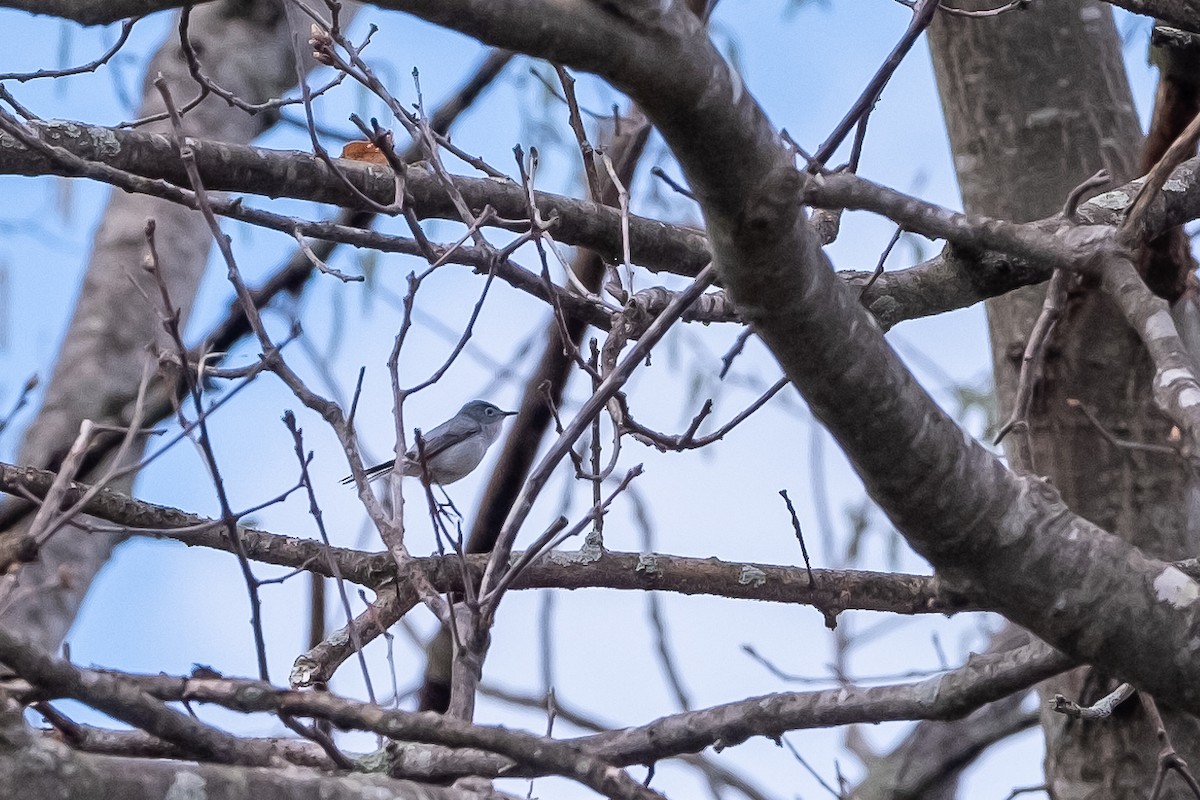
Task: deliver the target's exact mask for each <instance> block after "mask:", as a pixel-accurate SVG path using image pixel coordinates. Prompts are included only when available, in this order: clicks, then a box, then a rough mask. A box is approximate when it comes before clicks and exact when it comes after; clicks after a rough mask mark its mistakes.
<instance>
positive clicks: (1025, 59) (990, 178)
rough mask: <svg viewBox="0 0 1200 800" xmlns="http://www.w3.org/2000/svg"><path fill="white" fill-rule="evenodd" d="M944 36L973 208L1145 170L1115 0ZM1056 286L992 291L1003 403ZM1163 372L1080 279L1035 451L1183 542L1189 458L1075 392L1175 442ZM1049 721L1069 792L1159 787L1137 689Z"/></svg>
mask: <svg viewBox="0 0 1200 800" xmlns="http://www.w3.org/2000/svg"><path fill="white" fill-rule="evenodd" d="M986 5H987V4H986V3H975V4H974V6H977V7H981V8H982V7H985V6H986ZM967 7H972V6H971V5H968V6H967ZM930 46H931V49H932V51H933V58H934V65H935V70H936V73H937V80H938V86H939V90H940V93H941V97H942V103H943V107H944V111H945V115H946V124H947V128H948V130H949V133H950V141H951V146H952V148H953V151H954V159H955V166H956V169H957V173H958V180H959V185H960V187H961V190H962V196H963V203H964V208H965V209H966V210H967V211H968V212H974V213H980V214H987V215H991V216H997V217H1001V218H1004V219H1011V220H1013V221H1017V222H1023V221H1028V220H1032V219H1037V218H1039V217H1044V216H1047V215H1049V214H1052V213H1054V212H1055V210H1056V209H1057V208H1058V207H1060V206H1061V205H1062V202H1063V200H1064V198H1065V197H1066V196H1067V194H1068V193H1069V192H1070V190H1071V189H1072V187H1074V186H1076V185H1077V184H1079V183H1081V182H1082V181H1083V180H1085V179H1086V178H1087V177H1088V176H1090V175H1091V174H1092V173H1094V172H1095V171H1096V170H1098V169H1101V168H1104V169H1107V170H1108V171H1109V173H1110V174H1111V175H1112V176H1113V178H1114V180H1115V181H1117V182H1124V181H1126V180H1128V179H1130V178H1132V177H1134V176H1135V175H1136V174H1137V169H1138V148H1139V146H1140V135H1139V132H1138V127H1137V119H1136V116H1135V114H1134V108H1133V100H1132V97H1131V96H1130V91H1129V87H1128V84H1127V82H1126V78H1125V72H1124V67H1123V64H1122V62H1121V52H1120V41H1119V39H1118V36H1117V33H1116V30H1115V27H1114V25H1113V21H1112V15H1111V12H1110V9H1109V8H1108V7H1107V6H1105V5H1104V4H1103V3H1095V2H1079V0H1070V1H1069V2H1068V1H1067V0H1063V2H1056V3H1035V4H1032V6H1031V7H1030V8H1029V9H1027V10H1026V11H1025V12H1023V13H1019V14H1004V15H1001V16H1000V17H995V18H988V19H964V18H960V17H952V16H948V15H942V16H940V17H939V18H938V19H937V20H936V21H935V24H934V25H933V26H932V28H931V29H930ZM1043 293H1044V292H1043V288H1042V287H1029V288H1025V289H1020V290H1017V291H1015V292H1012V293H1010V294H1008V295H1006V296H1004V297H1001V298H996V299H994V300H991V301H989V302H988V304H987V312H988V327H989V331H990V333H991V342H992V360H993V369H994V372H995V380H996V391H997V394H998V396H999V401H1000V408H1001V416H1002V417H1006V416H1007V415H1008V414H1009V413H1010V412H1011V410H1012V406H1013V400H1014V395H1015V393H1016V388H1017V381H1018V374H1019V371H1020V366H1021V354H1022V352H1023V350H1024V347H1025V343H1026V340H1027V338H1028V336H1029V332H1030V330H1031V329H1032V327H1033V322H1034V320H1035V319H1036V318H1037V315H1038V313H1039V311H1040V306H1041V302H1042V296H1043ZM1152 374H1153V371H1152V368H1151V365H1150V363H1149V359H1148V357H1147V355H1146V352H1145V348H1144V347H1143V346H1142V344H1141V342H1140V341H1139V340H1138V337H1137V336H1136V335H1135V334H1134V332H1133V331H1132V330H1130V329H1129V328H1128V327H1127V326H1126V324H1125V323H1124V322H1123V321H1122V319H1121V315H1120V313H1119V312H1118V311H1117V310H1116V308H1115V306H1114V305H1113V304H1112V303H1111V302H1110V301H1109V300H1108V299H1107V298H1106V297H1105V296H1103V295H1102V294H1101V293H1100V292H1099V291H1098V290H1097V287H1095V286H1087V285H1085V286H1081V287H1078V288H1077V289H1075V290H1073V291H1072V293H1071V296H1070V298H1069V301H1068V305H1067V307H1066V310H1065V314H1064V315H1063V318H1062V321H1061V322H1060V324H1059V326H1058V329H1057V330H1056V331H1055V333H1054V336H1053V339H1052V341H1051V344H1050V347H1049V349H1048V353H1047V358H1046V362H1045V370H1044V375H1043V376H1042V380H1041V382H1040V384H1039V387H1038V391H1037V393H1036V395H1035V402H1034V406H1033V409H1032V413H1031V416H1030V423H1031V435H1030V445H1031V453H1032V458H1033V467H1034V469H1035V470H1036V472H1037V473H1038V474H1040V475H1045V476H1047V477H1049V478H1050V480H1052V481H1053V483H1054V484H1055V486H1057V487H1058V489H1059V491H1060V492H1062V495H1063V499H1064V500H1065V501H1066V503H1067V505H1068V506H1069V507H1070V508H1071V509H1072V510H1073V511H1075V512H1077V513H1079V514H1081V515H1082V516H1084V517H1086V518H1087V519H1089V520H1090V521H1092V522H1094V523H1096V524H1098V525H1100V526H1101V527H1104V528H1105V529H1107V530H1109V531H1111V532H1114V533H1117V534H1119V535H1121V536H1122V537H1124V538H1125V539H1126V540H1128V541H1130V542H1132V543H1133V544H1135V545H1137V546H1138V547H1140V548H1142V549H1143V550H1145V551H1146V552H1147V553H1149V554H1152V555H1155V556H1157V557H1160V558H1168V559H1170V558H1179V557H1182V556H1184V555H1186V554H1188V553H1193V552H1196V547H1197V544H1198V542H1200V537H1198V536H1197V530H1196V520H1195V510H1196V498H1197V495H1196V489H1195V486H1194V485H1193V484H1192V483H1191V482H1190V481H1189V479H1188V475H1187V473H1186V470H1185V469H1184V466H1183V464H1182V462H1181V461H1179V460H1177V459H1173V458H1170V457H1167V456H1162V455H1154V454H1147V453H1142V452H1130V451H1120V450H1117V449H1115V448H1113V447H1111V446H1109V445H1108V444H1107V443H1106V442H1105V441H1104V439H1103V437H1102V436H1101V434H1100V432H1099V431H1098V430H1097V429H1096V427H1095V426H1094V425H1093V424H1092V423H1091V422H1089V421H1088V419H1087V418H1086V417H1085V415H1084V414H1083V413H1081V412H1080V411H1079V410H1078V409H1077V408H1074V407H1072V406H1071V405H1070V404H1068V400H1078V401H1080V402H1082V403H1083V404H1084V405H1086V407H1087V408H1088V409H1090V410H1091V411H1092V412H1093V413H1094V414H1095V415H1096V417H1097V419H1098V420H1099V421H1100V423H1101V424H1102V425H1104V426H1105V427H1106V428H1107V429H1108V430H1109V431H1111V432H1112V433H1114V434H1116V435H1117V436H1119V437H1122V438H1125V439H1129V440H1133V441H1142V442H1155V443H1160V444H1161V443H1163V442H1164V441H1166V439H1167V435H1168V433H1169V430H1170V427H1171V426H1170V423H1169V422H1167V421H1166V420H1164V419H1163V417H1162V415H1161V414H1160V413H1159V412H1158V411H1157V409H1156V408H1155V407H1154V401H1153V396H1152V392H1151V386H1150V378H1151V376H1152ZM1020 436H1022V432H1021V431H1019V430H1018V431H1015V432H1014V433H1012V434H1010V437H1020ZM1014 442H1019V440H1018V439H1010V440H1009V445H1010V446H1011V445H1012V444H1013V443H1014ZM1112 685H1113V684H1112V681H1111V679H1109V678H1108V677H1106V676H1104V675H1103V674H1099V673H1097V672H1096V671H1095V670H1092V669H1080V670H1077V671H1075V672H1073V673H1071V676H1070V679H1069V680H1066V676H1063V678H1061V679H1056V680H1054V681H1052V682H1051V683H1050V685H1048V686H1047V687H1046V689H1045V691H1046V692H1049V693H1053V692H1056V691H1057V692H1062V693H1064V694H1067V695H1069V696H1072V697H1076V698H1079V699H1080V701H1081V702H1085V703H1087V702H1091V701H1093V700H1095V699H1098V697H1099V696H1101V694H1103V693H1104V692H1105V691H1107V690H1108V689H1111V688H1112ZM1167 724H1168V726H1169V727H1170V730H1171V733H1172V736H1173V738H1174V742H1175V744H1176V746H1177V747H1179V748H1180V750H1181V752H1182V754H1183V755H1184V756H1185V757H1186V758H1188V759H1190V760H1191V761H1193V762H1194V761H1196V758H1195V756H1196V754H1197V752H1198V751H1197V747H1198V746H1200V729H1198V728H1197V726H1196V724H1195V722H1194V720H1193V718H1191V717H1190V716H1188V715H1181V714H1171V713H1168V715H1167ZM1044 728H1045V732H1046V737H1047V748H1046V770H1047V780H1048V782H1049V784H1050V787H1051V793H1052V795H1053V796H1054V797H1056V798H1076V797H1089V796H1095V797H1099V796H1104V797H1112V798H1126V797H1128V798H1133V797H1142V796H1143V795H1144V792H1145V791H1146V786H1147V781H1148V780H1149V779H1150V777H1151V776H1152V775H1153V774H1154V768H1155V758H1156V754H1157V752H1158V747H1157V744H1156V743H1155V738H1154V733H1153V731H1152V730H1151V729H1150V728H1149V727H1148V725H1147V721H1146V719H1145V718H1144V716H1143V715H1142V714H1141V713H1140V712H1139V711H1138V706H1137V704H1136V703H1131V704H1130V705H1129V708H1128V709H1125V710H1124V711H1122V712H1121V713H1120V714H1118V715H1117V717H1116V718H1115V719H1112V720H1108V721H1107V722H1104V723H1100V724H1096V723H1091V724H1089V723H1081V722H1080V721H1077V720H1070V719H1067V718H1066V717H1064V716H1062V715H1056V714H1046V715H1045V717H1044ZM1171 786H1172V784H1171V783H1168V790H1170V789H1171ZM1178 788H1179V786H1176V789H1178Z"/></svg>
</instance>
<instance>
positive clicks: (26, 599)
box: [0, 0, 296, 649]
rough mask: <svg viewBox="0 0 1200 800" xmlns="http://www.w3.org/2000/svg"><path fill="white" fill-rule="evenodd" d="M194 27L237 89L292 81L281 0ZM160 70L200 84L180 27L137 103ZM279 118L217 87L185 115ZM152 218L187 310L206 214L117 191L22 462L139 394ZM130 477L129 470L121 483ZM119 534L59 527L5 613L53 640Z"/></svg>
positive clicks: (196, 131)
mask: <svg viewBox="0 0 1200 800" xmlns="http://www.w3.org/2000/svg"><path fill="white" fill-rule="evenodd" d="M190 30H191V38H192V41H193V42H194V46H195V49H196V50H197V52H198V54H199V57H200V59H201V60H202V63H203V64H204V68H205V71H206V72H207V73H208V74H209V75H210V76H211V77H212V78H213V79H214V80H215V81H216V82H217V83H219V84H220V85H221V86H223V87H225V88H226V89H228V90H229V91H231V92H233V93H235V94H236V95H238V96H239V97H241V98H243V99H245V100H248V101H251V102H263V101H266V100H269V99H272V98H275V97H278V96H279V95H280V94H281V93H282V92H283V91H284V90H285V89H287V88H288V87H290V86H292V85H294V83H295V80H296V72H295V66H294V56H293V51H292V32H291V31H292V29H291V27H290V25H289V24H288V20H287V19H286V18H285V16H284V12H283V11H282V7H281V6H280V4H278V3H276V2H274V0H262V1H261V2H249V3H247V2H235V1H234V0H230V2H220V3H212V4H207V5H203V6H200V7H197V8H196V9H195V10H194V11H193V13H192V19H191V26H190ZM160 73H161V74H162V75H163V76H164V77H165V78H166V80H167V84H168V86H169V87H170V88H171V90H172V92H173V94H174V96H175V97H176V100H177V102H180V103H182V102H185V101H186V100H189V99H191V98H192V97H194V96H195V95H196V93H197V87H196V85H195V82H194V81H193V80H192V79H191V77H190V76H189V74H188V67H187V64H186V62H185V60H184V56H183V53H182V50H181V48H180V45H179V41H178V38H177V34H176V33H175V32H174V30H172V32H171V33H170V34H169V36H168V38H167V40H166V42H165V43H164V44H163V46H162V49H161V50H160V51H159V52H158V53H157V55H156V56H155V57H154V58H153V60H152V61H151V62H150V65H149V67H148V68H147V71H146V74H147V80H146V83H145V86H144V87H143V101H142V107H141V109H140V110H139V113H140V114H142V115H150V114H156V113H158V112H161V111H163V105H162V100H161V99H160V97H159V94H158V92H157V91H156V90H155V89H154V87H153V86H152V85H151V81H152V80H153V79H154V77H155V76H157V75H159V74H160ZM273 120H274V116H273V115H272V114H258V115H256V116H249V115H247V114H245V113H243V112H241V111H237V110H234V109H231V108H230V107H229V106H228V105H226V104H225V103H224V102H223V101H221V100H220V99H218V98H216V97H213V96H210V97H209V98H208V99H207V100H206V101H204V102H203V103H201V104H200V105H199V106H198V107H196V108H195V109H193V110H192V111H190V112H188V114H187V115H186V116H185V117H184V126H185V128H186V130H187V131H188V132H189V133H190V134H193V135H195V136H199V137H204V138H212V139H218V140H227V141H232V142H246V141H249V140H250V139H253V138H254V137H255V136H257V135H258V134H260V133H262V132H263V131H264V130H265V129H266V128H267V127H268V126H269V125H270V124H271V123H272V122H273ZM143 130H153V131H158V132H166V131H168V130H169V123H167V122H159V123H152V124H151V125H148V126H146V128H144V129H143ZM150 218H153V219H155V220H156V222H157V230H158V233H157V245H158V250H159V257H160V261H161V266H162V272H163V275H164V277H165V279H166V282H167V285H168V287H169V289H170V292H171V298H172V300H173V301H174V303H175V306H176V307H177V308H179V309H180V310H181V311H182V313H183V318H184V319H185V320H186V318H187V314H188V311H189V309H190V308H191V304H192V299H193V296H194V295H195V292H196V287H197V285H198V284H199V281H200V278H201V276H202V275H203V272H204V266H205V263H206V261H207V256H208V250H209V242H210V237H211V234H210V233H209V231H208V229H207V227H206V225H205V222H204V219H203V218H202V217H201V216H200V215H199V214H198V213H196V212H193V211H190V210H188V209H185V208H182V207H180V206H178V205H174V204H171V203H166V202H162V201H159V200H154V199H151V198H148V197H145V196H143V195H132V194H125V193H120V192H118V193H115V194H113V195H112V196H111V198H110V199H109V203H108V207H107V208H106V209H105V211H104V215H103V217H102V219H101V222H100V227H99V229H98V230H97V231H96V236H95V240H94V243H93V249H92V253H91V258H90V261H89V263H88V268H87V272H86V275H85V277H84V281H83V287H82V289H81V290H80V294H79V300H78V302H77V305H76V307H75V312H74V314H73V316H72V319H71V323H70V327H69V328H68V330H67V333H66V337H65V339H64V341H63V344H62V348H61V350H60V351H59V354H58V358H57V360H56V362H55V367H54V372H53V374H52V375H51V377H50V381H49V384H48V385H47V388H46V393H45V398H44V400H43V403H42V408H41V410H40V411H39V413H38V415H37V417H36V419H35V420H34V421H33V423H32V425H31V426H30V427H29V429H28V430H27V431H26V433H25V438H24V441H23V442H22V445H21V450H20V455H19V461H20V463H22V464H29V465H33V466H38V467H45V468H50V469H54V468H55V467H56V465H57V463H58V461H59V460H60V459H61V458H62V456H63V454H64V453H65V452H66V449H67V448H68V447H69V446H70V443H71V442H72V441H73V440H74V438H75V436H76V434H77V433H78V431H79V424H80V422H81V421H82V420H85V419H91V420H93V421H95V422H100V423H118V422H119V421H120V419H121V416H122V412H124V411H125V408H126V406H127V405H128V404H129V403H130V401H131V400H132V399H133V394H134V392H135V391H136V387H137V386H138V383H139V381H140V379H141V376H142V370H143V365H144V364H145V363H146V361H147V360H148V359H149V360H154V359H155V354H154V352H152V351H153V350H154V349H156V348H162V347H165V346H166V341H167V340H166V339H165V335H164V332H163V329H162V325H161V323H160V321H159V315H158V314H159V310H158V309H156V308H154V307H153V306H151V305H150V304H149V303H148V302H147V301H146V299H145V298H144V297H143V296H142V294H141V293H140V292H138V291H137V290H136V289H134V288H133V287H132V286H131V285H130V283H129V281H130V279H133V280H136V281H137V282H139V283H140V284H141V285H142V288H143V289H144V290H145V291H146V293H147V294H148V296H150V297H157V296H158V291H157V288H156V287H155V286H154V283H153V280H152V278H150V277H149V276H148V275H147V274H146V273H145V271H144V270H142V269H141V265H142V262H143V258H144V256H145V253H146V241H145V236H144V228H145V225H146V220H147V219H150ZM148 348H150V350H151V351H148ZM135 449H137V448H135ZM133 457H136V454H135V455H134V456H133ZM128 485H129V482H128V481H125V482H123V483H122V484H120V485H119V488H128ZM18 524H21V523H18ZM16 532H19V531H16ZM12 533H13V532H12V531H10V532H9V535H12ZM117 542H118V539H117V538H116V537H114V536H111V535H108V534H100V533H89V534H82V533H80V532H79V531H77V530H74V529H67V530H63V531H61V532H59V533H58V534H56V535H55V536H54V537H53V538H51V539H50V540H49V542H48V543H47V544H46V545H45V546H44V547H43V548H42V549H41V551H40V553H39V556H38V559H37V561H36V562H34V563H32V564H27V565H25V566H24V567H23V568H22V571H21V574H20V581H21V584H22V585H24V586H29V587H37V591H36V592H28V593H23V594H22V597H21V599H20V600H18V601H17V602H15V603H13V604H12V605H10V606H8V607H7V608H5V610H4V612H3V614H2V615H0V623H2V624H4V625H5V626H11V627H15V628H17V629H20V630H24V631H27V632H29V633H30V634H33V635H35V636H36V640H37V642H38V644H39V645H40V646H42V647H46V648H50V649H55V648H56V647H57V646H58V643H59V642H60V641H61V639H62V637H63V635H64V634H65V633H66V631H67V628H68V627H69V626H70V624H71V621H72V620H73V619H74V617H75V612H76V610H77V609H78V607H79V605H80V603H81V602H82V600H83V596H84V594H85V593H86V592H87V589H88V586H89V585H90V584H91V581H92V578H93V576H94V575H95V574H96V572H97V571H98V570H99V569H100V567H102V566H103V565H104V563H105V562H106V561H107V559H108V557H109V554H110V553H111V551H112V548H113V547H114V546H115V545H116V544H117Z"/></svg>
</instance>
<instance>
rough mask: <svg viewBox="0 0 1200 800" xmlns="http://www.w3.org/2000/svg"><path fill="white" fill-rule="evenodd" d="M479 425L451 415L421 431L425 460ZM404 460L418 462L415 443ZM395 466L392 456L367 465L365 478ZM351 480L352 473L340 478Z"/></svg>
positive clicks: (460, 440)
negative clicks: (389, 458) (423, 440)
mask: <svg viewBox="0 0 1200 800" xmlns="http://www.w3.org/2000/svg"><path fill="white" fill-rule="evenodd" d="M480 427H481V426H480V424H479V423H478V422H476V421H474V420H471V419H463V418H461V417H452V418H451V419H448V420H446V421H445V422H443V423H442V424H441V425H438V426H437V427H436V428H434V429H433V430H431V431H430V432H429V433H422V434H421V436H422V437H423V438H424V439H425V460H426V461H429V460H430V459H432V458H434V457H435V456H437V454H438V453H443V452H445V451H446V450H449V449H450V448H451V447H454V445H456V444H459V443H460V442H462V441H464V440H466V439H468V438H470V437H471V436H472V435H474V434H476V433H478V432H479V430H480ZM404 460H405V461H408V462H411V463H412V464H418V463H419V456H418V455H417V445H416V444H415V443H414V444H413V446H412V447H410V448H408V452H407V453H405V454H404ZM395 466H396V459H394V458H393V459H392V460H390V461H384V462H383V463H382V464H376V465H375V466H373V467H367V468H366V470H365V472H366V475H367V480H369V481H373V480H375V479H376V478H378V477H380V476H382V475H386V474H387V473H389V472H391V471H392V468H393V467H395ZM406 474H411V473H406ZM353 482H354V476H353V475H347V476H346V477H344V478H342V483H343V484H348V483H353Z"/></svg>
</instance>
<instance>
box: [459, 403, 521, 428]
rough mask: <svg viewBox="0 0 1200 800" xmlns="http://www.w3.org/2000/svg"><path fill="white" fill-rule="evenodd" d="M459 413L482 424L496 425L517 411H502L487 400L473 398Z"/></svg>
mask: <svg viewBox="0 0 1200 800" xmlns="http://www.w3.org/2000/svg"><path fill="white" fill-rule="evenodd" d="M458 413H459V415H460V416H464V417H466V418H468V419H471V420H474V421H475V422H478V423H479V424H480V425H494V424H498V423H500V422H501V421H502V420H503V419H504V418H505V417H511V416H512V415H513V414H516V413H517V412H515V411H501V410H500V409H499V408H497V407H496V406H494V405H492V404H491V403H489V402H487V401H486V400H472V401H471V402H469V403H467V404H466V405H465V406H463V407H462V409H461V410H460V411H459V412H458Z"/></svg>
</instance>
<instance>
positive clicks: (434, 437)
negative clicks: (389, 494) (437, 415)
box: [404, 417, 480, 464]
mask: <svg viewBox="0 0 1200 800" xmlns="http://www.w3.org/2000/svg"><path fill="white" fill-rule="evenodd" d="M479 430H480V425H479V423H478V422H476V421H475V420H473V419H463V418H462V417H452V418H451V419H448V420H446V421H445V422H443V423H442V424H441V425H438V426H437V427H436V428H434V429H433V430H431V431H430V432H429V433H422V434H421V438H423V439H424V440H425V460H426V461H429V460H430V459H432V458H435V457H436V456H437V455H438V454H439V453H444V452H445V451H447V450H449V449H450V448H451V447H454V445H456V444H459V443H461V442H463V441H464V440H466V439H469V438H470V437H471V436H474V435H475V434H477V433H479ZM404 457H405V458H406V459H408V460H409V461H411V462H413V463H414V464H415V463H417V462H418V460H419V456H418V454H417V445H416V443H415V442H414V443H413V446H412V447H410V448H408V452H407V453H405V454H404Z"/></svg>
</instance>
